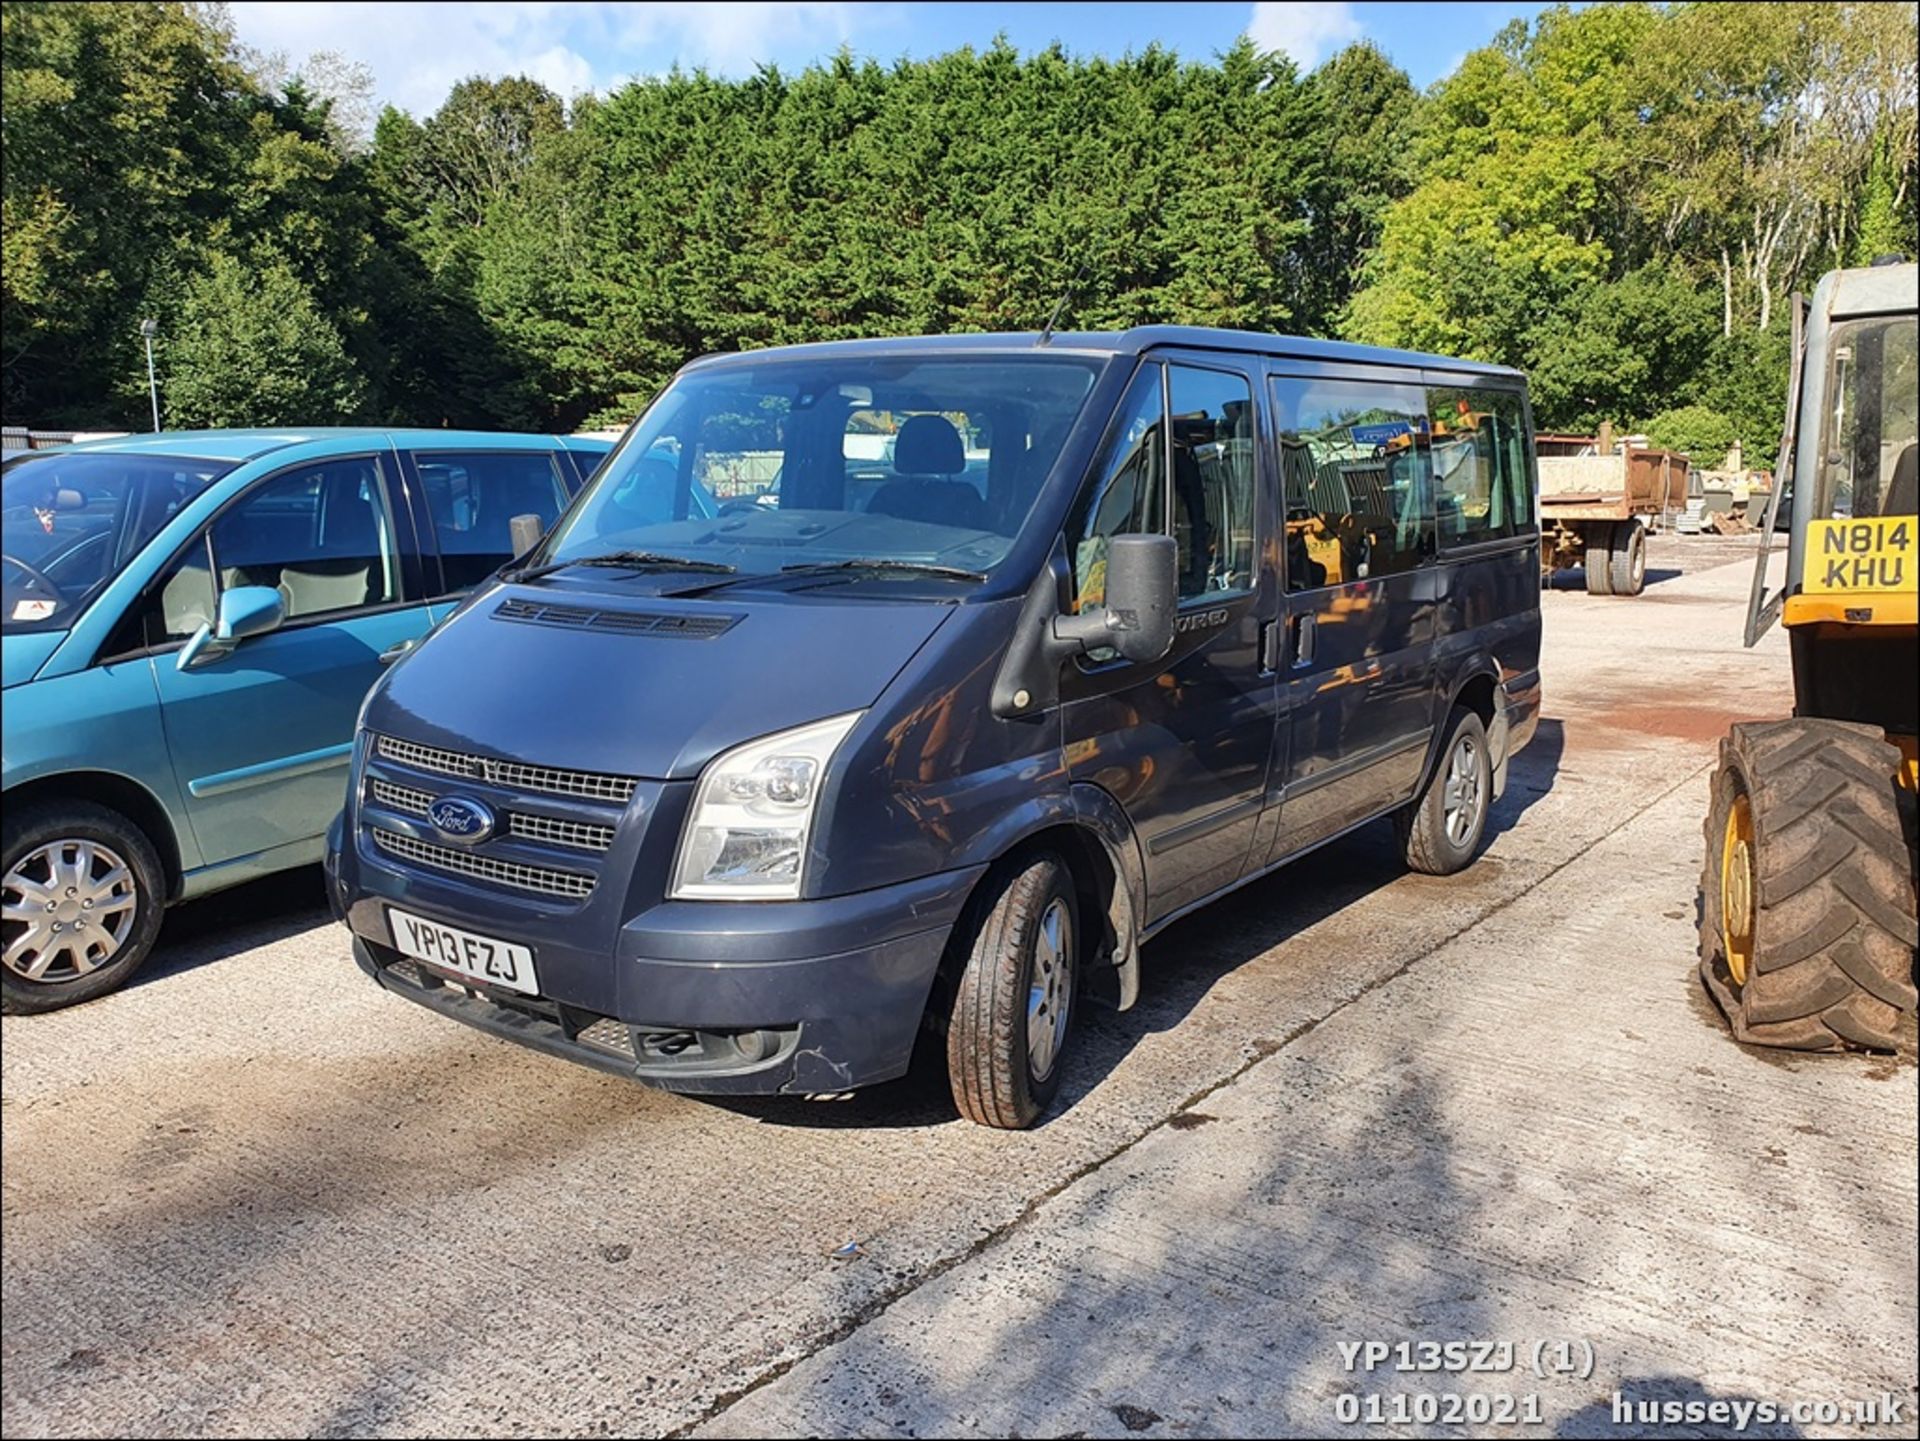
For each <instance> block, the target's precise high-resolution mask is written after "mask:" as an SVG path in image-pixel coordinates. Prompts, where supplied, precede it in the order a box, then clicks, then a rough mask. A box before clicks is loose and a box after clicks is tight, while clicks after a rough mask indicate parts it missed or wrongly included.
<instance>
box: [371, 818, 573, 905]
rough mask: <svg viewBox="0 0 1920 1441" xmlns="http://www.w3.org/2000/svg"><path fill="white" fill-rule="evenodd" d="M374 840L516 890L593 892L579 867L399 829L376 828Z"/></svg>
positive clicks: (419, 861)
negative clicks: (507, 856)
mask: <svg viewBox="0 0 1920 1441" xmlns="http://www.w3.org/2000/svg"><path fill="white" fill-rule="evenodd" d="M372 834H373V841H374V844H375V845H377V846H379V847H380V849H381V850H383V851H386V852H387V853H388V854H390V855H396V856H399V857H400V858H402V859H403V860H409V861H412V862H414V863H415V864H416V865H422V866H432V867H434V868H435V869H437V870H443V871H453V872H455V873H456V874H459V875H463V876H472V877H473V878H474V879H475V880H481V881H491V882H492V883H493V884H494V885H497V886H511V887H513V888H514V889H515V890H521V891H533V892H534V893H536V894H538V895H543V896H565V897H567V898H568V899H569V900H583V899H585V898H586V897H587V896H589V895H592V894H593V877H592V876H590V875H583V874H581V873H580V872H579V871H562V870H556V869H554V868H553V867H551V866H530V865H527V864H525V863H523V862H521V861H505V860H501V859H500V858H499V857H498V856H486V855H478V854H476V853H474V852H472V851H455V850H449V849H448V848H447V847H445V846H435V845H429V844H428V843H427V842H425V841H416V840H415V839H414V838H413V837H412V836H403V835H401V834H399V833H398V832H397V831H383V830H381V829H379V828H378V827H377V826H376V827H374V828H373V831H372Z"/></svg>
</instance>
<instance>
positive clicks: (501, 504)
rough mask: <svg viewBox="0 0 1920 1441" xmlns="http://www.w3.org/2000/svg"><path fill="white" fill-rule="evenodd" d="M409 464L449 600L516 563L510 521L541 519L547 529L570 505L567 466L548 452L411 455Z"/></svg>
mask: <svg viewBox="0 0 1920 1441" xmlns="http://www.w3.org/2000/svg"><path fill="white" fill-rule="evenodd" d="M413 463H414V468H415V469H416V470H417V471H418V472H419V476H420V488H421V492H422V493H423V494H424V495H425V497H426V502H427V514H428V515H429V516H430V517H431V518H432V521H433V534H434V540H435V542H436V544H437V545H438V547H439V551H440V577H441V587H442V591H443V593H445V594H448V595H452V594H456V593H458V592H460V591H464V590H469V589H471V588H472V587H474V586H476V585H478V584H479V583H480V582H481V581H483V580H485V579H486V578H487V577H488V576H490V575H492V574H493V573H494V572H495V571H496V570H498V569H499V568H500V567H501V566H503V565H505V564H506V563H507V562H508V561H510V560H512V559H513V557H514V548H513V519H514V517H515V516H519V515H532V516H538V517H539V519H540V528H541V529H542V530H543V531H544V530H545V529H546V528H547V527H548V526H550V525H552V524H553V522H554V521H555V520H556V519H557V518H558V517H559V515H560V512H561V510H562V509H563V508H564V507H565V506H566V503H567V483H566V479H565V476H566V472H565V471H564V469H563V468H562V467H563V466H564V464H565V462H564V461H563V460H561V458H560V457H559V456H557V455H555V454H553V453H552V452H550V451H544V450H507V451H443V450H436V451H416V452H414V456H413Z"/></svg>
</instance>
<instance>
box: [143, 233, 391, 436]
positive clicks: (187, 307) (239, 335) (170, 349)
mask: <svg viewBox="0 0 1920 1441" xmlns="http://www.w3.org/2000/svg"><path fill="white" fill-rule="evenodd" d="M178 314H179V320H178V323H177V326H175V327H173V333H172V334H170V335H167V336H164V337H163V339H162V341H161V343H160V345H159V347H158V352H159V356H160V370H161V403H162V407H163V413H164V420H165V423H166V424H167V425H168V426H169V427H170V428H174V429H183V428H198V427H202V426H251V425H295V424H298V425H338V424H342V423H344V422H347V421H352V420H356V419H359V418H360V407H361V405H362V403H363V401H364V399H365V396H366V385H365V382H364V381H363V380H362V378H361V376H360V374H359V371H358V368H357V367H356V366H355V365H354V364H353V363H352V361H351V360H350V359H349V358H348V356H347V350H346V346H345V345H344V344H343V343H342V341H341V338H340V333H339V331H337V330H335V329H334V327H333V325H332V323H331V322H330V321H328V319H327V318H326V316H324V315H323V314H321V313H320V310H319V308H318V307H317V306H316V305H315V304H314V301H313V297H312V295H311V294H310V293H309V292H308V290H307V288H306V287H305V286H304V285H302V284H301V282H300V280H299V279H298V277H296V276H295V275H294V273H293V271H292V270H291V269H290V268H289V267H288V266H286V265H284V264H281V263H278V262H275V263H270V264H268V265H266V266H264V267H262V268H257V269H256V268H254V267H251V266H247V265H243V264H242V263H241V262H240V261H238V260H235V259H233V258H232V257H230V256H225V255H215V256H214V257H213V261H212V264H211V265H210V266H209V267H208V269H207V271H206V273H205V274H202V275H197V276H195V277H194V278H193V279H192V280H190V281H189V282H188V283H187V284H186V286H185V287H184V289H183V291H182V293H181V297H180V304H179V311H178Z"/></svg>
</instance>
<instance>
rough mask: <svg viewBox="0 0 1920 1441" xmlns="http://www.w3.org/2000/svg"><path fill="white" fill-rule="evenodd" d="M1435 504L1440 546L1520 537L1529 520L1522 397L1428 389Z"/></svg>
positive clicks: (1530, 505)
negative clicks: (1521, 407) (1522, 424)
mask: <svg viewBox="0 0 1920 1441" xmlns="http://www.w3.org/2000/svg"><path fill="white" fill-rule="evenodd" d="M1428 414H1429V416H1430V417H1431V419H1432V423H1433V484H1434V509H1435V517H1436V521H1437V524H1438V528H1439V536H1440V544H1441V545H1472V544H1473V543H1474V542H1475V541H1482V540H1502V539H1505V538H1507V537H1508V536H1514V535H1523V534H1526V533H1527V532H1528V531H1530V530H1531V529H1532V526H1533V486H1532V483H1531V481H1530V479H1529V476H1528V471H1527V456H1526V446H1525V441H1524V437H1523V434H1522V426H1521V416H1520V397H1519V396H1517V395H1514V394H1512V393H1511V392H1508V391H1503V390H1478V389H1453V388H1449V389H1445V390H1432V391H1429V392H1428Z"/></svg>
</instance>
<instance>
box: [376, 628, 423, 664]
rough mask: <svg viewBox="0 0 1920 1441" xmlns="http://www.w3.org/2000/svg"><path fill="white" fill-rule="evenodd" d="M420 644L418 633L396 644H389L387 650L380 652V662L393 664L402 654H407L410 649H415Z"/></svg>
mask: <svg viewBox="0 0 1920 1441" xmlns="http://www.w3.org/2000/svg"><path fill="white" fill-rule="evenodd" d="M419 644H420V637H419V636H417V635H414V636H408V637H407V638H406V639H405V640H403V641H400V642H398V643H397V644H395V645H390V646H388V647H387V648H386V649H385V650H383V651H381V652H380V664H381V665H392V664H393V663H394V662H395V661H397V660H399V659H400V657H401V656H403V655H405V654H406V653H407V652H408V651H410V650H412V649H414V648H415V647H416V646H418V645H419Z"/></svg>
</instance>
